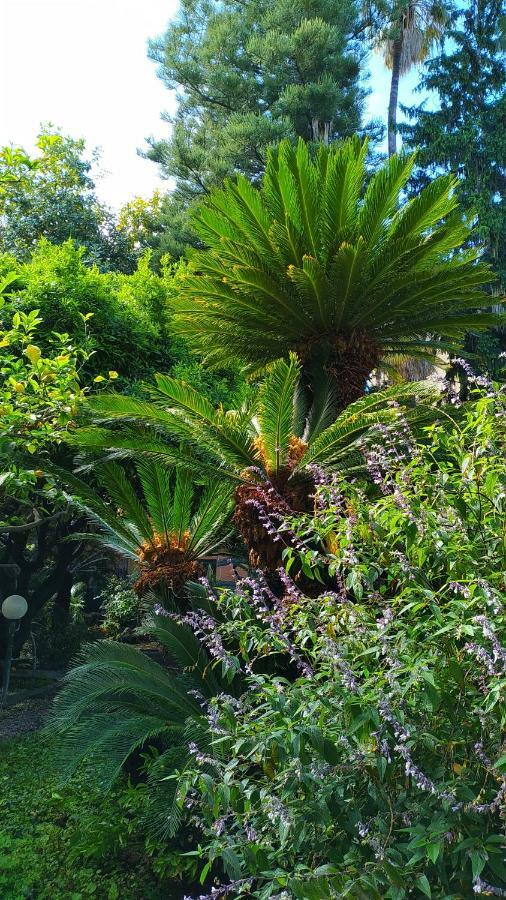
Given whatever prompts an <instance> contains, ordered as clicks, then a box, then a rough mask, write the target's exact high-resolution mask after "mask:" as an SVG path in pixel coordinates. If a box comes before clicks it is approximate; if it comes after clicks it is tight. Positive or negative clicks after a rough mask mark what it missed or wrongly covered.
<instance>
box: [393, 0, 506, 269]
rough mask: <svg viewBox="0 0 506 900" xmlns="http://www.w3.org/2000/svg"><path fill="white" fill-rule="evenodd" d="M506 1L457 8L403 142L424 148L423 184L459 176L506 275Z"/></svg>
mask: <svg viewBox="0 0 506 900" xmlns="http://www.w3.org/2000/svg"><path fill="white" fill-rule="evenodd" d="M503 29H504V16H503V15H502V0H466V3H465V5H461V6H459V8H457V9H455V10H454V13H453V16H452V25H451V28H450V29H449V32H448V40H447V41H446V44H445V47H444V48H443V51H442V52H441V53H440V54H439V55H438V56H435V57H434V58H433V59H431V60H429V62H427V63H426V65H425V71H424V75H423V77H422V79H421V82H420V89H423V90H424V91H430V92H431V94H432V97H433V98H434V99H435V101H436V102H435V103H434V100H431V102H430V103H422V104H420V105H419V106H412V107H408V108H404V112H405V113H407V115H408V116H409V119H410V120H411V123H410V124H405V125H401V131H402V134H403V138H404V142H405V144H407V145H408V146H411V147H418V148H419V150H418V168H417V171H416V189H417V190H418V189H419V188H420V187H421V186H423V185H424V184H426V183H428V182H429V181H430V180H431V179H432V178H433V177H434V176H435V175H438V174H441V173H443V172H454V173H455V174H456V175H458V177H459V178H460V195H461V202H462V206H463V207H464V209H470V208H473V209H474V210H475V211H476V213H477V216H478V227H477V235H478V237H479V238H481V240H482V241H484V243H485V245H486V248H487V255H488V258H489V259H490V261H491V263H492V265H493V267H494V268H495V270H496V272H497V273H498V274H499V275H500V277H501V279H502V281H503V284H504V283H505V282H506V210H505V208H504V194H505V190H506V92H505V81H506V66H505V57H504V52H503V51H504V32H503Z"/></svg>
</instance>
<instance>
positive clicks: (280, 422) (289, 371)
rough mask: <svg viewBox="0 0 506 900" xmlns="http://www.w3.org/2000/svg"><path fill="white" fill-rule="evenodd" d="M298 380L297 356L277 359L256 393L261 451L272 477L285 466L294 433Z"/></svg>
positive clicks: (292, 355)
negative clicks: (258, 400) (258, 402)
mask: <svg viewBox="0 0 506 900" xmlns="http://www.w3.org/2000/svg"><path fill="white" fill-rule="evenodd" d="M299 378H300V366H299V362H298V359H297V357H296V356H295V355H294V354H291V355H290V358H289V361H288V362H285V360H277V362H275V363H274V364H273V366H272V368H271V370H270V372H269V374H268V375H267V377H266V379H265V381H264V382H263V384H262V387H261V390H260V405H259V412H258V421H259V423H260V429H261V436H262V450H263V453H264V454H265V457H266V463H267V468H268V470H269V471H271V472H273V473H274V474H275V475H277V474H278V472H279V469H280V467H281V466H283V465H284V464H285V458H286V453H287V451H288V447H289V443H290V438H291V437H292V436H293V433H294V394H295V390H296V387H297V385H298V382H299Z"/></svg>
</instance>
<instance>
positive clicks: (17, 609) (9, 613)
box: [2, 594, 28, 621]
mask: <svg viewBox="0 0 506 900" xmlns="http://www.w3.org/2000/svg"><path fill="white" fill-rule="evenodd" d="M27 610H28V603H27V602H26V600H25V598H24V597H22V596H21V594H11V595H10V597H6V598H5V600H4V602H3V603H2V615H3V616H5V618H6V619H10V621H16V619H22V618H23V616H24V615H25V614H26V612H27Z"/></svg>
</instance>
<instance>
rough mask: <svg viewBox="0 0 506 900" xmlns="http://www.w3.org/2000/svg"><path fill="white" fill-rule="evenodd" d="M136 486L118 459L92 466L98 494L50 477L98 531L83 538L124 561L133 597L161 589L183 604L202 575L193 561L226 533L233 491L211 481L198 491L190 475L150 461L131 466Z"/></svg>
mask: <svg viewBox="0 0 506 900" xmlns="http://www.w3.org/2000/svg"><path fill="white" fill-rule="evenodd" d="M135 471H136V479H135V482H136V483H134V482H133V480H132V479H131V478H130V477H129V476H128V474H127V472H126V471H125V470H124V469H123V467H122V466H121V465H119V464H118V463H117V462H113V461H108V462H106V463H105V464H104V465H101V466H98V467H97V469H96V473H95V474H96V478H97V480H98V483H99V486H100V489H101V490H100V493H99V492H97V491H95V490H94V489H93V488H92V487H90V485H89V484H87V483H86V482H85V481H83V480H82V479H80V478H77V477H76V476H75V475H73V474H72V473H70V472H67V471H65V470H63V469H58V470H57V469H56V468H54V467H53V472H54V474H56V475H57V476H58V478H59V481H60V482H61V483H63V484H64V485H65V486H66V487H67V488H68V490H69V491H70V493H71V500H72V503H73V504H74V505H77V506H78V507H79V508H80V509H81V510H82V511H83V512H84V513H85V514H86V515H87V516H88V517H89V519H90V520H91V522H92V523H93V524H94V525H95V526H96V532H95V533H94V534H89V535H86V537H87V539H93V540H95V541H97V542H99V543H100V544H101V545H102V546H104V547H106V548H108V549H109V550H112V551H113V552H115V553H117V554H119V555H120V556H122V557H124V558H125V559H128V560H130V562H131V563H132V565H133V566H134V569H135V571H136V574H137V580H136V582H135V584H134V588H135V590H136V591H137V592H138V593H139V594H143V593H145V592H146V591H147V590H155V589H157V588H161V589H163V591H164V593H165V594H168V595H169V597H170V598H172V599H173V600H175V601H176V602H178V603H179V604H181V603H182V602H184V593H185V585H186V584H187V582H188V581H191V580H195V578H196V577H197V576H198V574H199V572H201V573H202V574H203V568H202V565H201V564H200V563H199V559H200V558H201V557H204V556H208V555H209V554H210V553H213V552H214V551H215V550H216V549H217V548H218V547H219V546H220V545H222V544H223V542H224V541H225V540H226V538H227V536H229V535H230V533H231V525H230V518H231V515H232V510H233V490H232V488H231V486H230V484H227V483H225V482H223V481H218V480H215V481H214V482H213V483H212V484H207V485H204V486H203V487H201V488H200V490H199V491H198V492H197V491H196V489H195V486H194V479H193V477H192V475H191V474H190V472H188V471H184V470H182V469H179V470H178V471H177V472H176V474H175V476H174V475H171V473H170V472H169V470H168V469H167V467H166V466H163V465H161V464H160V463H159V462H158V461H157V460H156V459H154V458H150V457H146V458H143V459H141V460H139V461H138V462H137V463H136V464H135Z"/></svg>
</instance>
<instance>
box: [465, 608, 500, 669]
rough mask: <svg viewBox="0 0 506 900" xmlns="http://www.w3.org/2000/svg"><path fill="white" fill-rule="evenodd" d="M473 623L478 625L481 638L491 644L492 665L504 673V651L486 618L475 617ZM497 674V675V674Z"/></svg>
mask: <svg viewBox="0 0 506 900" xmlns="http://www.w3.org/2000/svg"><path fill="white" fill-rule="evenodd" d="M473 622H476V624H477V625H480V627H481V630H482V633H483V637H484V638H485V639H486V640H488V641H490V643H491V644H492V657H493V661H494V664H495V665H497V666H498V667H499V669H502V670H503V671H504V672H506V650H505V648H504V647H502V646H501V644H500V642H499V640H498V638H497V635H496V633H495V631H494V629H493V627H492V624H491V622H489V620H488V619H487V617H486V616H475V617H474V619H473ZM497 674H499V673H497Z"/></svg>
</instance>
